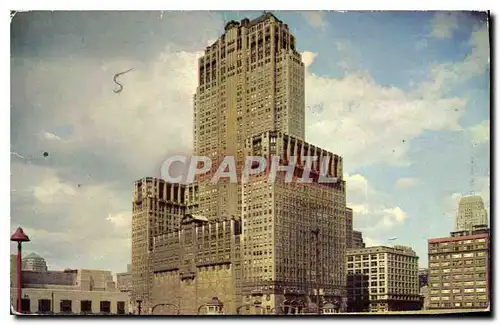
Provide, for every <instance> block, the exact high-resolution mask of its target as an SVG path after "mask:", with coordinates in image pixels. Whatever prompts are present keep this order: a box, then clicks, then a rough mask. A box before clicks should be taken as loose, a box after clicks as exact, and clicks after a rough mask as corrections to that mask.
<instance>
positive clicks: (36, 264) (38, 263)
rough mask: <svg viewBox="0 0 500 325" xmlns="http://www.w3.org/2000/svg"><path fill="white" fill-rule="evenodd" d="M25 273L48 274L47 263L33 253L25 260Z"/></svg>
mask: <svg viewBox="0 0 500 325" xmlns="http://www.w3.org/2000/svg"><path fill="white" fill-rule="evenodd" d="M23 271H35V272H46V271H47V263H46V262H45V260H44V259H43V258H42V257H40V256H38V255H36V254H35V253H31V254H29V255H28V256H26V257H24V258H23Z"/></svg>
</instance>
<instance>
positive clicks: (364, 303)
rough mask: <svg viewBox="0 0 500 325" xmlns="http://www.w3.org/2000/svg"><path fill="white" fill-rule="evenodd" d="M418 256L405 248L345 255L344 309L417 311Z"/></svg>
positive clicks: (369, 249) (354, 251) (353, 251)
mask: <svg viewBox="0 0 500 325" xmlns="http://www.w3.org/2000/svg"><path fill="white" fill-rule="evenodd" d="M417 272H418V256H417V255H416V253H415V252H414V251H413V250H412V249H411V248H409V247H405V246H394V247H387V246H375V247H366V248H360V249H351V250H348V251H347V297H348V298H347V305H348V307H347V308H348V311H350V312H366V311H371V312H386V311H399V310H419V309H421V305H422V300H421V298H420V295H419V288H418V276H417Z"/></svg>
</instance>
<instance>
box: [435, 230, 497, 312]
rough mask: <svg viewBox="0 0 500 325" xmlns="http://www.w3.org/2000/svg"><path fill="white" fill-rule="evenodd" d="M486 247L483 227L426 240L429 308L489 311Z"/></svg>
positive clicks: (487, 249) (488, 251) (486, 235)
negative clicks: (486, 309) (487, 309)
mask: <svg viewBox="0 0 500 325" xmlns="http://www.w3.org/2000/svg"><path fill="white" fill-rule="evenodd" d="M489 245H490V236H489V229H488V228H486V227H485V226H483V227H481V226H474V227H473V230H465V231H458V232H452V233H451V234H450V237H444V238H433V239H429V240H428V249H429V251H428V252H429V308H430V309H473V308H478V309H485V308H488V306H489V301H490V285H489V278H488V274H489V268H490V265H489V263H490V258H489V254H490V250H489Z"/></svg>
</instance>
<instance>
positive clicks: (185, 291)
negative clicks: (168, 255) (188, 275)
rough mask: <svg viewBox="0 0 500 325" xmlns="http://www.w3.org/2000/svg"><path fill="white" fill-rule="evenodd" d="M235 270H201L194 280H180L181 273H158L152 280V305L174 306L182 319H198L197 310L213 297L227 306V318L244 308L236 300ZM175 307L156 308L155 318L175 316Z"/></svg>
mask: <svg viewBox="0 0 500 325" xmlns="http://www.w3.org/2000/svg"><path fill="white" fill-rule="evenodd" d="M234 278H235V277H234V276H233V270H232V268H231V266H230V265H220V266H214V267H199V268H197V269H196V275H195V277H194V279H185V280H181V278H180V275H179V273H178V272H164V273H157V274H155V276H154V278H153V305H156V304H162V303H163V304H173V305H176V306H179V308H180V314H181V315H196V314H197V313H198V309H200V314H204V311H205V308H203V307H202V308H200V306H203V305H204V304H206V303H207V302H208V301H210V300H211V299H212V298H213V297H218V298H219V300H220V301H222V302H223V303H224V309H225V310H224V311H225V314H235V313H236V308H237V307H238V306H240V305H241V300H238V299H237V296H236V290H235V288H236V286H235V282H234ZM176 312H177V308H175V307H172V306H165V307H157V308H155V312H154V313H155V314H175V313H176Z"/></svg>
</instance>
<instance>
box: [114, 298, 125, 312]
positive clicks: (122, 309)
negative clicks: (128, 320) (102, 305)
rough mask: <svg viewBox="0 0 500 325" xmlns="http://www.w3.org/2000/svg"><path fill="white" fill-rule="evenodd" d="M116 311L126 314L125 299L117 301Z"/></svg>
mask: <svg viewBox="0 0 500 325" xmlns="http://www.w3.org/2000/svg"><path fill="white" fill-rule="evenodd" d="M116 313H117V314H118V315H124V314H125V301H117V302H116Z"/></svg>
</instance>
